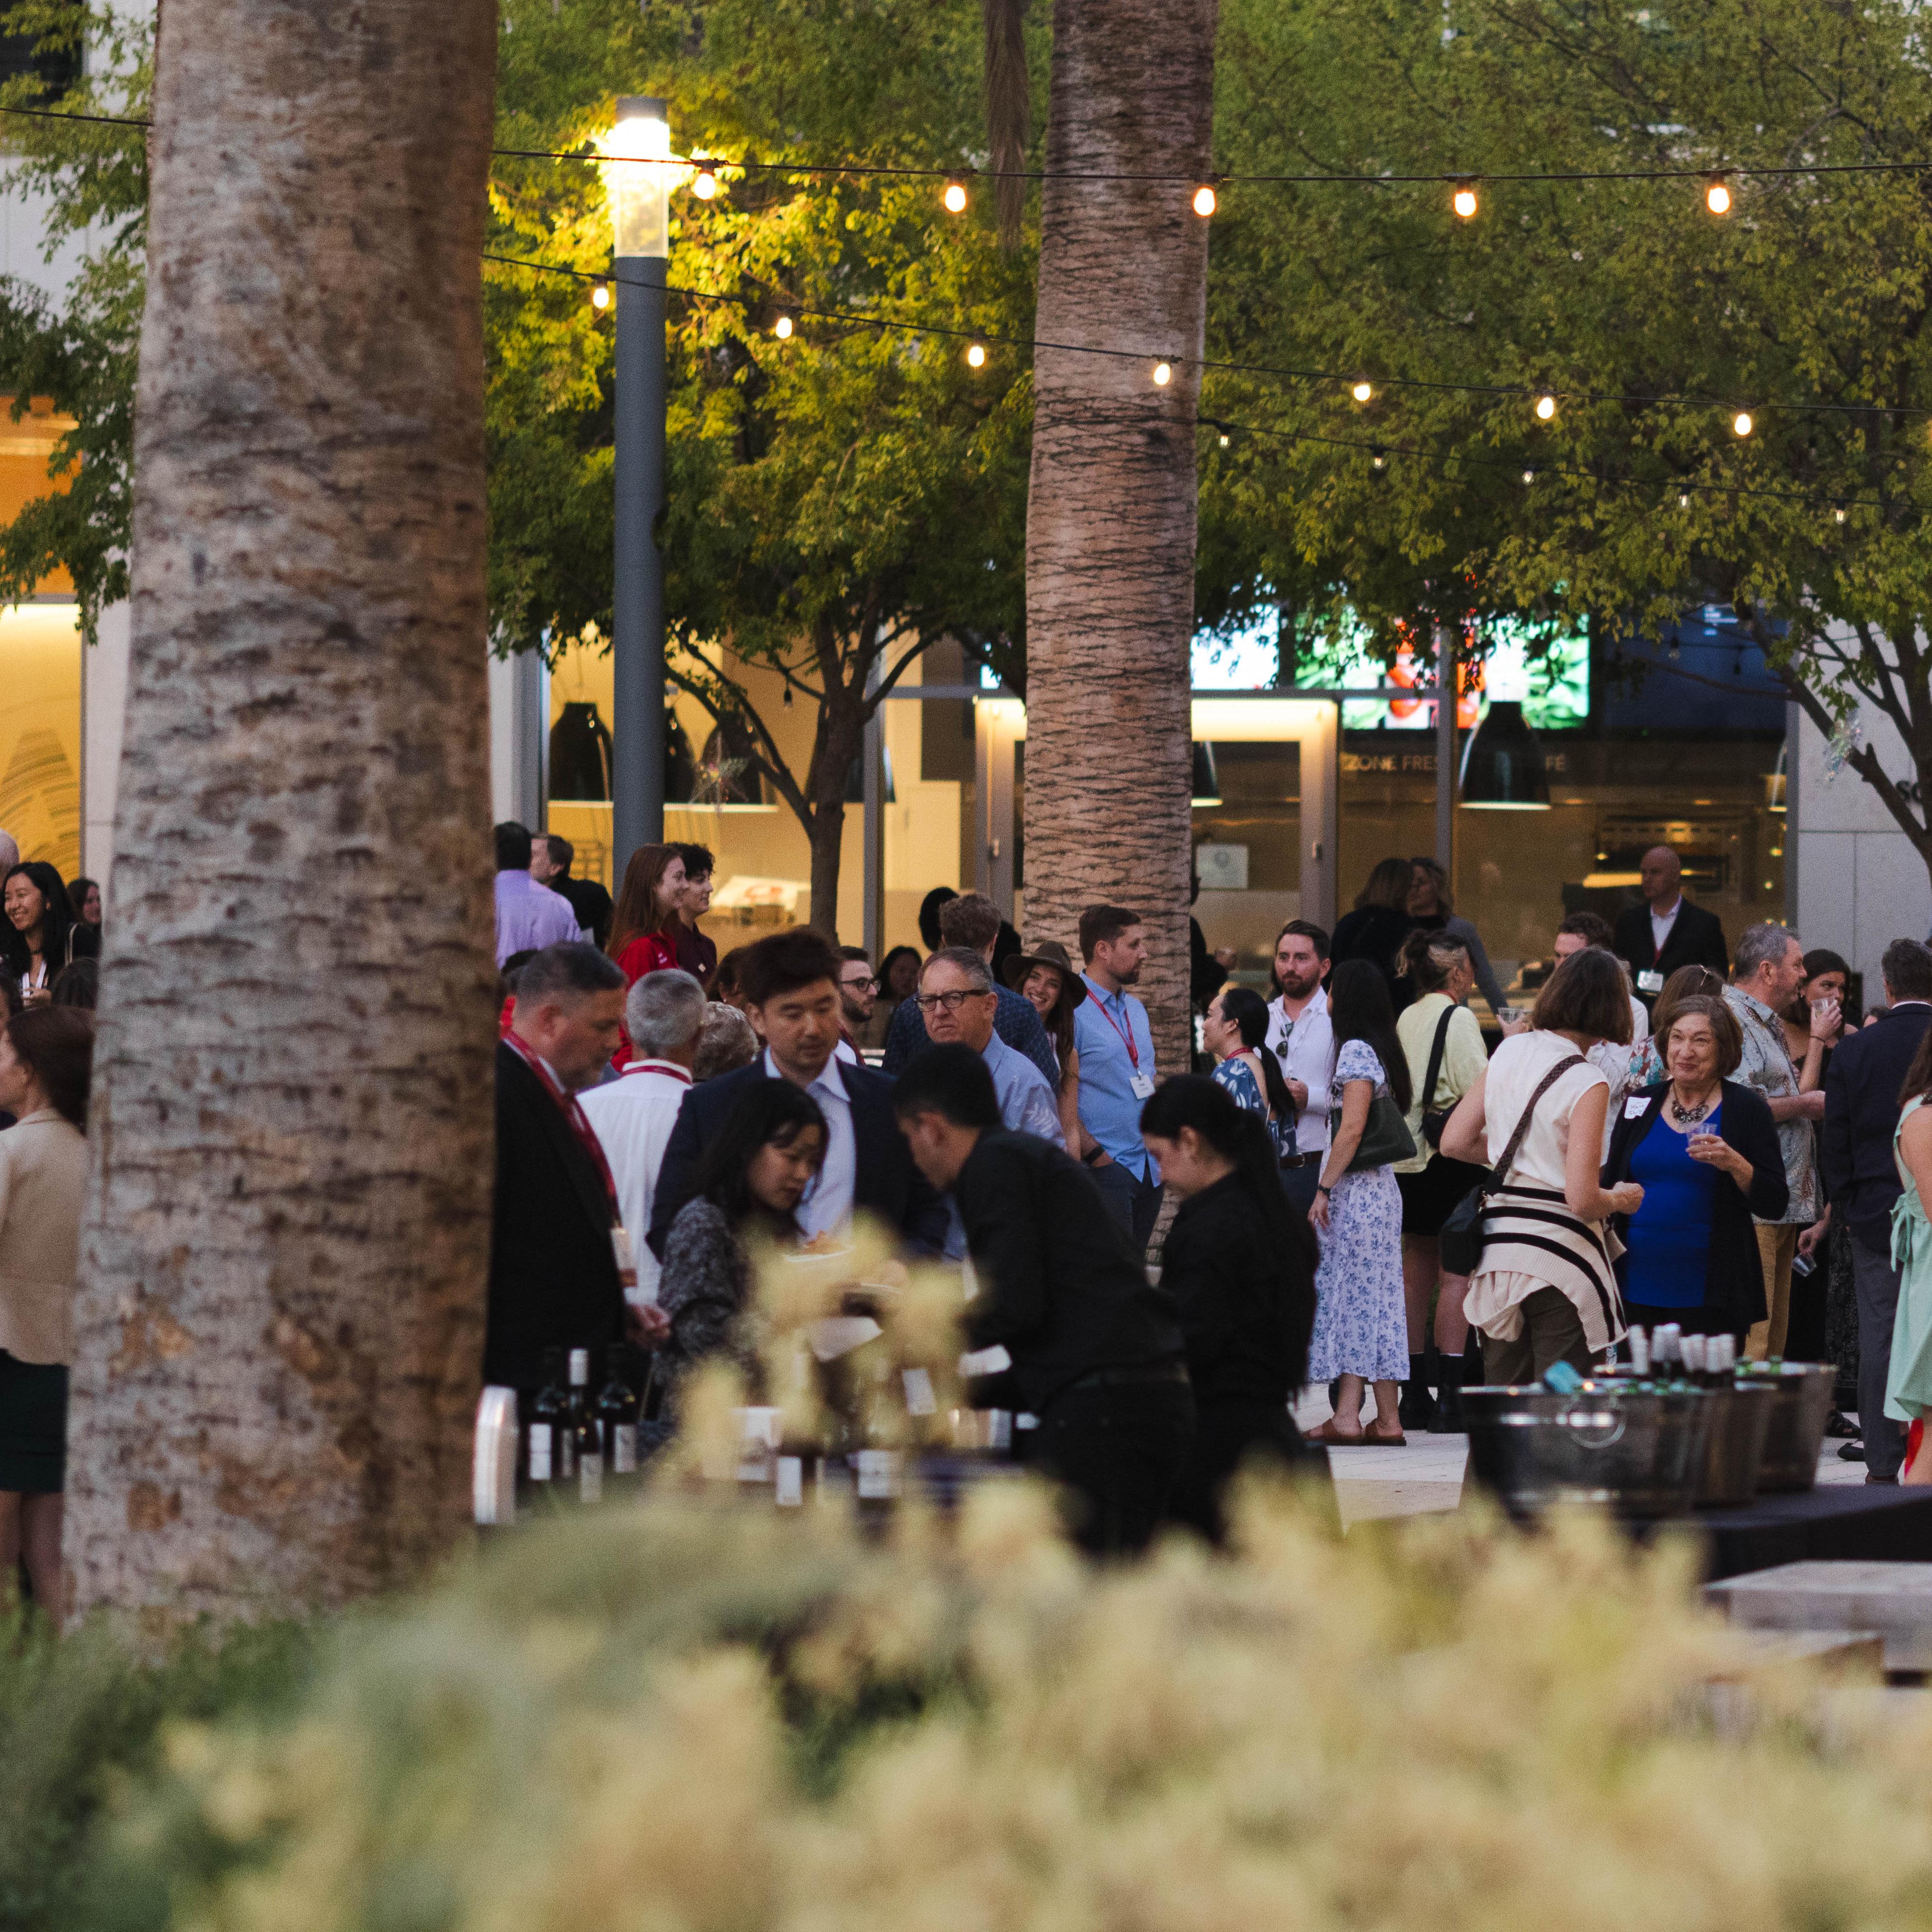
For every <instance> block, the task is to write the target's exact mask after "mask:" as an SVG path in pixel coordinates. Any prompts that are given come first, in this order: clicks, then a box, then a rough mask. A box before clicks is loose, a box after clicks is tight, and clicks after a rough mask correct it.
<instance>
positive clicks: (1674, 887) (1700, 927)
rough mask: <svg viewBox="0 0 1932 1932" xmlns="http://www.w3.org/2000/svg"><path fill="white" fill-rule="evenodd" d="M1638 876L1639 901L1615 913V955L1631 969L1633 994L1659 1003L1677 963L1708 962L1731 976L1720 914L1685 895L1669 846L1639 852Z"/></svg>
mask: <svg viewBox="0 0 1932 1932" xmlns="http://www.w3.org/2000/svg"><path fill="white" fill-rule="evenodd" d="M1638 876H1639V877H1640V878H1641V879H1642V880H1643V901H1644V902H1643V904H1642V905H1634V906H1628V907H1625V909H1624V910H1623V911H1622V912H1620V913H1618V915H1617V941H1616V944H1617V957H1618V958H1619V959H1621V960H1622V961H1623V962H1624V963H1625V965H1627V966H1628V967H1629V968H1630V970H1631V981H1632V983H1634V985H1635V986H1636V988H1637V998H1639V999H1640V1000H1641V1001H1643V1003H1644V1004H1645V1005H1646V1007H1654V1006H1655V1004H1657V996H1658V994H1660V993H1661V992H1663V991H1664V981H1665V980H1667V979H1669V978H1670V976H1671V974H1673V973H1674V972H1676V971H1677V969H1678V968H1679V967H1680V966H1708V967H1709V968H1710V969H1711V971H1712V972H1714V973H1715V974H1717V976H1718V978H1719V979H1721V980H1728V979H1729V978H1730V976H1731V956H1730V952H1729V951H1728V950H1727V948H1726V947H1725V944H1724V927H1723V926H1721V924H1719V922H1718V915H1717V914H1716V913H1714V912H1706V910H1704V908H1703V907H1702V906H1699V905H1693V904H1691V901H1689V900H1688V899H1687V898H1685V896H1684V868H1683V867H1682V865H1679V862H1678V859H1677V854H1676V853H1675V852H1673V851H1672V850H1671V849H1670V847H1669V846H1668V845H1653V846H1652V847H1651V848H1650V850H1649V851H1648V852H1646V853H1645V854H1644V855H1643V865H1641V866H1640V868H1639V872H1638Z"/></svg>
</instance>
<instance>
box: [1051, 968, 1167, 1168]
mask: <svg viewBox="0 0 1932 1932" xmlns="http://www.w3.org/2000/svg"><path fill="white" fill-rule="evenodd" d="M1083 977H1084V976H1083ZM1103 1009H1104V1010H1103ZM1109 1016H1111V1017H1109ZM1128 1040H1132V1041H1133V1043H1134V1054H1136V1055H1139V1059H1140V1064H1139V1067H1138V1068H1137V1067H1136V1066H1135V1064H1134V1055H1130V1053H1129V1052H1127V1042H1128ZM1073 1044H1074V1046H1075V1047H1076V1049H1077V1050H1078V1052H1079V1055H1080V1124H1081V1125H1082V1127H1085V1129H1086V1130H1087V1131H1088V1133H1090V1134H1091V1135H1092V1136H1093V1137H1094V1139H1096V1140H1097V1141H1098V1142H1100V1145H1101V1146H1102V1147H1103V1148H1105V1149H1106V1151H1107V1153H1108V1154H1109V1157H1111V1158H1112V1159H1113V1160H1117V1161H1118V1162H1119V1163H1121V1166H1123V1167H1124V1168H1125V1169H1127V1172H1129V1173H1130V1174H1131V1175H1134V1176H1135V1177H1136V1178H1137V1179H1139V1180H1143V1181H1147V1180H1158V1179H1159V1178H1160V1175H1159V1174H1158V1172H1157V1170H1156V1169H1155V1167H1154V1160H1153V1158H1152V1157H1151V1155H1150V1154H1148V1151H1147V1147H1146V1145H1145V1142H1142V1139H1141V1109H1142V1106H1145V1104H1146V1103H1145V1102H1144V1101H1143V1100H1142V1099H1141V1097H1140V1096H1139V1094H1136V1092H1135V1091H1134V1085H1133V1083H1134V1076H1135V1075H1136V1073H1144V1074H1145V1075H1146V1076H1147V1077H1148V1079H1150V1080H1151V1079H1154V1034H1153V1032H1152V1031H1151V1029H1150V1028H1149V1027H1148V1016H1147V1008H1146V1007H1144V1006H1142V1004H1141V1003H1140V1001H1138V1000H1137V999H1136V998H1134V996H1133V995H1132V994H1131V993H1127V992H1121V993H1103V992H1101V990H1100V988H1099V987H1098V986H1096V985H1094V982H1093V981H1092V980H1088V982H1087V997H1086V998H1085V999H1084V1000H1082V1001H1081V1003H1080V1004H1079V1005H1078V1006H1077V1007H1075V1008H1074V1009H1073Z"/></svg>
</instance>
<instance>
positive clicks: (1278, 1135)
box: [1201, 986, 1295, 1161]
mask: <svg viewBox="0 0 1932 1932" xmlns="http://www.w3.org/2000/svg"><path fill="white" fill-rule="evenodd" d="M1201 1043H1202V1046H1205V1047H1206V1048H1207V1049H1208V1052H1210V1053H1211V1054H1212V1055H1214V1058H1215V1059H1216V1060H1217V1061H1219V1062H1220V1064H1219V1065H1218V1066H1217V1067H1216V1068H1215V1069H1214V1082H1215V1084H1216V1085H1217V1086H1219V1087H1220V1088H1223V1090H1224V1091H1226V1094H1227V1096H1228V1097H1229V1099H1230V1100H1232V1101H1233V1102H1234V1103H1235V1106H1238V1107H1241V1108H1244V1109H1246V1110H1247V1112H1249V1113H1251V1114H1258V1115H1260V1116H1261V1118H1262V1120H1263V1121H1265V1122H1266V1124H1267V1126H1268V1136H1269V1139H1271V1141H1272V1142H1273V1143H1274V1151H1275V1157H1276V1159H1277V1161H1279V1160H1280V1157H1282V1156H1283V1154H1292V1153H1294V1151H1295V1097H1294V1096H1293V1095H1292V1094H1290V1093H1289V1091H1288V1082H1287V1081H1286V1080H1285V1079H1283V1077H1282V1071H1281V1064H1280V1061H1277V1059H1276V1058H1275V1057H1274V1055H1273V1054H1271V1053H1270V1052H1267V1051H1266V1049H1267V1046H1268V1002H1267V1001H1265V999H1263V998H1262V996H1261V995H1260V994H1259V993H1258V992H1256V991H1255V989H1253V987H1252V986H1223V988H1222V989H1221V990H1220V992H1218V993H1217V994H1216V995H1214V998H1212V999H1211V1000H1210V1001H1208V1016H1207V1018H1206V1019H1205V1020H1203V1021H1202V1024H1201Z"/></svg>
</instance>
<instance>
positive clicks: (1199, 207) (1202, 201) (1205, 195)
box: [1194, 181, 1215, 220]
mask: <svg viewBox="0 0 1932 1932" xmlns="http://www.w3.org/2000/svg"><path fill="white" fill-rule="evenodd" d="M1214 207H1215V200H1214V190H1213V188H1211V187H1209V186H1208V184H1207V183H1206V182H1205V181H1203V182H1202V184H1201V185H1200V186H1199V187H1197V188H1196V190H1194V211H1195V213H1196V214H1198V215H1199V216H1200V217H1202V220H1206V219H1207V217H1208V216H1209V215H1211V214H1213V213H1214Z"/></svg>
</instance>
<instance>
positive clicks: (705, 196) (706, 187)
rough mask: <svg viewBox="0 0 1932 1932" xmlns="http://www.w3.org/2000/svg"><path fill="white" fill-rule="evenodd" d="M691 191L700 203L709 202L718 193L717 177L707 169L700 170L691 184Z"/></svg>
mask: <svg viewBox="0 0 1932 1932" xmlns="http://www.w3.org/2000/svg"><path fill="white" fill-rule="evenodd" d="M717 192H718V177H717V176H716V175H715V174H713V173H712V172H711V170H710V169H709V168H700V169H698V171H697V175H696V177H695V178H694V179H693V181H692V182H691V193H693V194H694V195H696V196H697V198H698V199H699V200H700V201H709V200H711V199H712V198H713V197H714V196H715V195H716V193H717Z"/></svg>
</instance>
